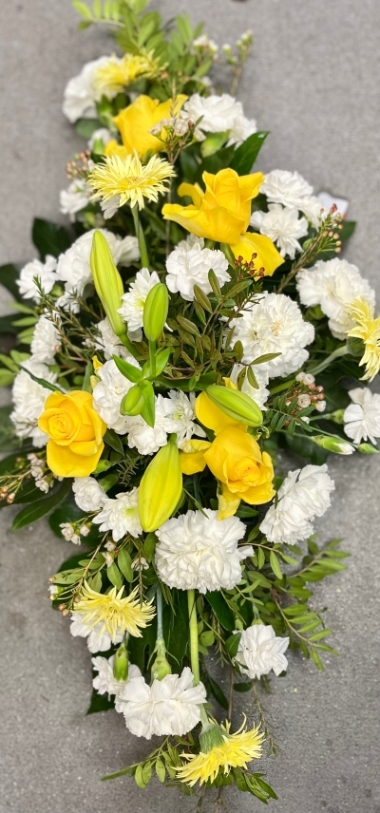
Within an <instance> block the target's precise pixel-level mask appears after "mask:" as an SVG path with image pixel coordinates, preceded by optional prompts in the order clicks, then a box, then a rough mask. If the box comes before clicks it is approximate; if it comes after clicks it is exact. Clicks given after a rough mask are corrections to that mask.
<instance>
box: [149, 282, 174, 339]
mask: <svg viewBox="0 0 380 813" xmlns="http://www.w3.org/2000/svg"><path fill="white" fill-rule="evenodd" d="M168 308H169V294H168V289H167V287H166V285H164V283H163V282H157V284H156V285H154V286H153V288H151V290H150V291H149V294H148V296H147V298H146V300H145V304H144V314H143V325H144V333H145V336H146V338H147V339H149V341H150V342H155V341H157V339H158V338H159V336H161V333H162V331H163V329H164V324H165V322H166V317H167V315H168Z"/></svg>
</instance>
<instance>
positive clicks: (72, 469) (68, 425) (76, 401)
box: [38, 390, 107, 477]
mask: <svg viewBox="0 0 380 813" xmlns="http://www.w3.org/2000/svg"><path fill="white" fill-rule="evenodd" d="M38 426H39V428H40V429H41V430H42V432H45V433H46V435H48V436H49V441H48V444H47V449H46V450H47V464H48V466H49V468H50V469H51V471H52V472H53V474H55V475H56V476H57V477H88V475H89V474H91V473H92V472H93V471H94V470H95V469H96V466H97V465H98V462H99V458H100V455H101V454H102V451H103V449H104V443H103V435H104V433H105V431H106V429H107V427H106V424H105V423H104V421H102V419H101V417H100V416H99V415H98V414H97V413H96V412H95V411H94V409H93V408H92V395H91V394H90V393H89V392H83V391H82V390H73V392H69V393H67V394H65V393H61V392H53V393H52V394H51V395H49V396H48V398H47V399H46V401H45V409H44V412H43V413H42V415H40V417H39V419H38Z"/></svg>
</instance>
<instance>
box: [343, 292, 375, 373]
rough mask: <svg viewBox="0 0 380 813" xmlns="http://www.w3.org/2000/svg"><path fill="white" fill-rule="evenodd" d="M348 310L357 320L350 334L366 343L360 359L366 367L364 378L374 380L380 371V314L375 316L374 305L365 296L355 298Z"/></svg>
mask: <svg viewBox="0 0 380 813" xmlns="http://www.w3.org/2000/svg"><path fill="white" fill-rule="evenodd" d="M347 310H348V312H349V314H350V316H352V318H353V319H354V321H355V322H356V325H355V327H353V328H352V329H351V330H349V331H348V336H352V337H353V338H356V339H361V340H362V341H363V343H364V355H363V356H362V358H361V359H360V361H359V365H360V366H362V365H365V368H366V370H365V375H363V376H362V380H365V379H369V380H370V381H372V380H373V379H374V378H375V375H377V374H378V372H379V371H380V316H377V317H376V318H375V316H374V312H373V307H372V305H370V303H369V302H368V301H367V300H366V299H364V298H363V297H362V298H360V299H355V301H354V302H353V303H352V305H350V306H349V307H348V309H347Z"/></svg>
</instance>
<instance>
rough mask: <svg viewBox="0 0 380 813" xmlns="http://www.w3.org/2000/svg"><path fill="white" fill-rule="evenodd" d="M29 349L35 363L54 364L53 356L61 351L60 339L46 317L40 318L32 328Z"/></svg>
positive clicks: (54, 327)
mask: <svg viewBox="0 0 380 813" xmlns="http://www.w3.org/2000/svg"><path fill="white" fill-rule="evenodd" d="M30 349H31V353H32V356H33V359H35V361H37V362H41V363H42V364H54V356H55V354H56V353H58V352H59V350H60V349H61V337H60V335H59V331H58V329H57V328H56V326H55V325H54V323H53V322H52V321H51V319H48V318H47V317H46V316H40V318H39V320H38V322H37V324H36V327H35V328H34V333H33V339H32V343H31V346H30Z"/></svg>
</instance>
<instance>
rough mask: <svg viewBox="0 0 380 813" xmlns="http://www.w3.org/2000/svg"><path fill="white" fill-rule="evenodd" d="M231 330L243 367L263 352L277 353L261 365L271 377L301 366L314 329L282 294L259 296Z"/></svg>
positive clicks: (306, 356)
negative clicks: (241, 350) (238, 347)
mask: <svg viewBox="0 0 380 813" xmlns="http://www.w3.org/2000/svg"><path fill="white" fill-rule="evenodd" d="M231 327H234V328H235V332H234V337H233V340H234V342H236V341H241V343H242V345H243V349H244V356H243V361H244V362H245V363H246V364H250V363H251V362H252V361H253V360H254V359H255V358H258V357H259V356H262V355H263V354H265V353H279V354H280V355H279V356H277V357H276V358H274V359H272V360H271V361H267V362H264V364H260V367H261V368H262V369H265V370H266V371H267V372H268V374H269V376H270V377H271V378H273V377H274V376H286V375H289V373H293V372H294V371H295V370H298V369H299V368H300V367H302V365H303V364H304V363H305V361H306V359H307V358H308V355H309V354H308V352H307V350H304V347H305V345H307V344H310V342H312V341H313V339H314V328H313V326H312V325H311V324H310V322H305V321H304V320H303V318H302V313H301V311H300V309H299V307H298V305H297V303H296V302H294V301H293V300H292V299H290V297H289V296H285V294H269V293H267V292H265V293H264V294H260V295H259V297H258V298H257V301H256V302H252V303H251V304H249V305H248V306H247V307H246V309H245V310H244V312H243V315H242V316H241V317H240V318H238V319H233V320H232V321H231Z"/></svg>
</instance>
